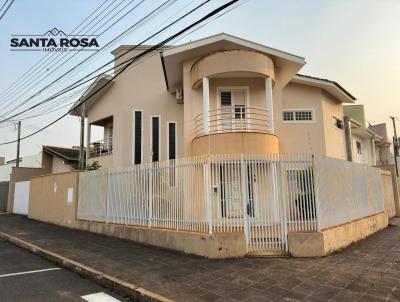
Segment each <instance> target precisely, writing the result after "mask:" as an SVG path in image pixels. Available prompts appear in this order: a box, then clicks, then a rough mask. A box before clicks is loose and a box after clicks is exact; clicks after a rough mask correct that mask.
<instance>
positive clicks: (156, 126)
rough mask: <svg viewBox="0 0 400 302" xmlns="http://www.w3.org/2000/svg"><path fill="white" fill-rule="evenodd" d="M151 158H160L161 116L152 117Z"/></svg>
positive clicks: (157, 159) (155, 159) (156, 159)
mask: <svg viewBox="0 0 400 302" xmlns="http://www.w3.org/2000/svg"><path fill="white" fill-rule="evenodd" d="M151 154H152V155H151V160H152V161H153V162H154V161H159V160H160V117H158V116H152V117H151Z"/></svg>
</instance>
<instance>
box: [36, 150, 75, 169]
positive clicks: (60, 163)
mask: <svg viewBox="0 0 400 302" xmlns="http://www.w3.org/2000/svg"><path fill="white" fill-rule="evenodd" d="M42 154H43V159H42V169H43V174H58V173H64V172H71V171H73V170H74V166H76V165H77V163H78V159H79V149H78V148H64V147H54V146H43V152H42Z"/></svg>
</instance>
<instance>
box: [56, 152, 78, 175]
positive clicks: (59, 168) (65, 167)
mask: <svg viewBox="0 0 400 302" xmlns="http://www.w3.org/2000/svg"><path fill="white" fill-rule="evenodd" d="M72 170H73V168H72V167H71V166H70V164H69V163H67V162H65V161H64V160H62V159H61V158H59V157H57V156H53V162H52V173H53V174H57V173H65V172H71V171H72Z"/></svg>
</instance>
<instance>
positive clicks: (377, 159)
mask: <svg viewBox="0 0 400 302" xmlns="http://www.w3.org/2000/svg"><path fill="white" fill-rule="evenodd" d="M344 115H345V121H346V123H345V128H346V134H347V139H346V142H347V145H348V150H349V151H348V158H347V159H348V160H350V161H354V162H356V163H361V164H367V165H369V166H381V165H384V164H386V165H387V164H389V157H390V143H389V141H388V138H387V131H386V124H379V125H376V126H367V122H366V119H365V111H364V105H347V106H344Z"/></svg>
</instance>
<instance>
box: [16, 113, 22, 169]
mask: <svg viewBox="0 0 400 302" xmlns="http://www.w3.org/2000/svg"><path fill="white" fill-rule="evenodd" d="M17 131H18V139H17V162H16V164H15V166H16V167H17V168H18V167H19V148H20V142H21V121H19V122H18V124H17Z"/></svg>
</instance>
